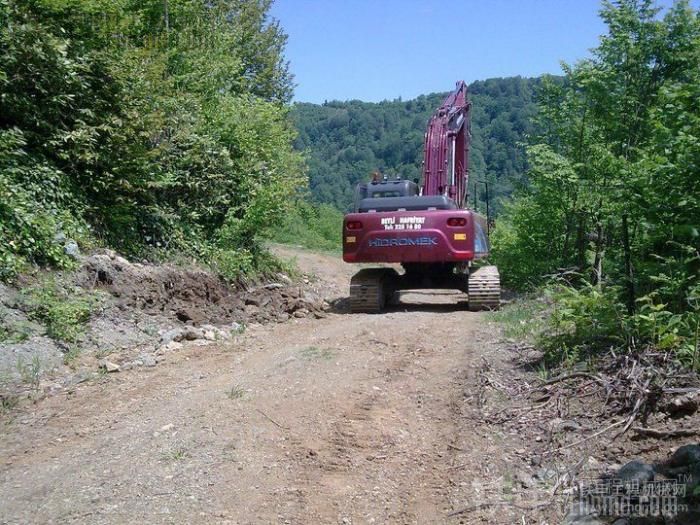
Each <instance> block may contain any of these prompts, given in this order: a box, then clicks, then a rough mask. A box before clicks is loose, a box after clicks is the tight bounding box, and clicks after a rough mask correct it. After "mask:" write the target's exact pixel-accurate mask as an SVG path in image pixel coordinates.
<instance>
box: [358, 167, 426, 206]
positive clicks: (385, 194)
mask: <svg viewBox="0 0 700 525" xmlns="http://www.w3.org/2000/svg"><path fill="white" fill-rule="evenodd" d="M419 192H420V190H419V188H418V184H417V183H415V182H413V181H410V180H405V179H401V178H400V177H399V176H396V177H395V178H393V179H389V178H388V177H387V176H386V175H384V176H383V177H380V176H379V175H378V173H375V174H374V177H373V178H372V181H371V182H364V183H360V184H358V185H357V187H356V188H355V206H354V209H355V213H357V212H359V211H361V210H362V209H363V208H365V209H366V208H367V207H368V206H367V204H369V203H370V202H368V199H371V202H377V199H401V198H404V197H416V196H418V194H419Z"/></svg>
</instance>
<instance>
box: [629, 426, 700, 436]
mask: <svg viewBox="0 0 700 525" xmlns="http://www.w3.org/2000/svg"><path fill="white" fill-rule="evenodd" d="M632 431H633V432H636V433H637V434H639V435H640V436H645V437H652V438H669V437H688V436H694V435H696V434H700V428H697V429H688V428H686V429H683V428H681V429H678V430H657V429H655V428H646V427H632Z"/></svg>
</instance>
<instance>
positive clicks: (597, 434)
mask: <svg viewBox="0 0 700 525" xmlns="http://www.w3.org/2000/svg"><path fill="white" fill-rule="evenodd" d="M623 423H625V420H624V419H623V420H622V421H617V422H616V423H613V424H612V425H609V426H607V427H605V428H604V429H603V430H599V431H598V432H596V433H595V434H591V435H590V436H588V437H585V438H583V439H580V440H578V441H574V442H573V443H569V444H568V445H564V446H563V447H559V448H555V449H554V450H548V451H546V452H545V454H554V453H555V452H559V451H561V450H566V449H567V448H571V447H575V446H577V445H580V444H582V443H585V442H586V441H588V440H590V439H593V438H594V437H598V436H600V435H601V434H605V433H606V432H607V431H608V430H612V429H613V428H615V427H619V426H620V425H622V424H623Z"/></svg>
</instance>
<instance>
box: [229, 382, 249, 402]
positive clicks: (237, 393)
mask: <svg viewBox="0 0 700 525" xmlns="http://www.w3.org/2000/svg"><path fill="white" fill-rule="evenodd" d="M245 394H246V391H245V389H244V388H243V387H242V386H240V385H233V386H232V387H231V389H230V390H229V391H227V392H226V397H228V398H229V399H243V398H244V397H245Z"/></svg>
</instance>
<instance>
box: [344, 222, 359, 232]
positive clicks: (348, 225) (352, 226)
mask: <svg viewBox="0 0 700 525" xmlns="http://www.w3.org/2000/svg"><path fill="white" fill-rule="evenodd" d="M345 229H346V230H361V229H362V221H348V222H346V223H345Z"/></svg>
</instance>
